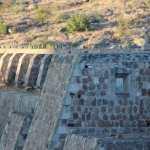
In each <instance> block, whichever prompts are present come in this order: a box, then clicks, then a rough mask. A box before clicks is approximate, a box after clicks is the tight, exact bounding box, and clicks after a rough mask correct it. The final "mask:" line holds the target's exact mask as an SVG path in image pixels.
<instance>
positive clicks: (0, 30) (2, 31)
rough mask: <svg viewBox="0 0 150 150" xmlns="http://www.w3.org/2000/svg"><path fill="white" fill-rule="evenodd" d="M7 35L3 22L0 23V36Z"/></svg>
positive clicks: (6, 28)
mask: <svg viewBox="0 0 150 150" xmlns="http://www.w3.org/2000/svg"><path fill="white" fill-rule="evenodd" d="M7 33H8V26H7V25H6V24H5V22H3V21H0V34H7Z"/></svg>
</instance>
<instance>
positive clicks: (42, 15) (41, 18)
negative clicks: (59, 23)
mask: <svg viewBox="0 0 150 150" xmlns="http://www.w3.org/2000/svg"><path fill="white" fill-rule="evenodd" d="M35 13H36V16H35V19H36V20H37V21H38V22H41V23H44V22H45V21H46V19H47V12H46V11H45V10H44V9H42V8H39V7H37V8H36V12H35Z"/></svg>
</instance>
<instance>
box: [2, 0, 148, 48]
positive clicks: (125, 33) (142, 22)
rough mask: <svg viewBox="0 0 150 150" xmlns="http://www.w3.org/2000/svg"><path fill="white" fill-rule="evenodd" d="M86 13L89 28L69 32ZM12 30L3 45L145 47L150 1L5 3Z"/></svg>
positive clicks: (3, 7) (4, 10)
mask: <svg viewBox="0 0 150 150" xmlns="http://www.w3.org/2000/svg"><path fill="white" fill-rule="evenodd" d="M79 14H82V15H84V16H86V18H87V20H88V23H89V26H90V27H89V29H88V30H84V31H75V32H72V33H69V32H65V29H66V26H67V22H68V20H69V19H70V18H72V17H73V16H75V15H79ZM0 18H1V20H3V22H5V24H6V25H7V27H8V32H7V33H5V34H0V45H1V46H10V45H11V46H16V45H19V46H26V45H28V46H33V45H34V46H35V47H36V46H37V47H39V46H41V47H43V45H46V46H47V45H48V47H51V48H54V47H55V48H56V47H77V48H99V47H102V48H103V47H104V48H115V47H121V48H122V47H125V48H137V47H138V48H143V47H147V48H148V47H149V44H150V0H127V1H125V0H59V1H58V0H50V1H49V0H42V1H41V2H39V3H32V2H31V0H30V1H27V2H24V3H21V2H18V3H17V4H5V5H4V4H1V6H0Z"/></svg>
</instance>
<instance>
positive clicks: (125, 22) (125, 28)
mask: <svg viewBox="0 0 150 150" xmlns="http://www.w3.org/2000/svg"><path fill="white" fill-rule="evenodd" d="M114 35H115V38H117V39H118V40H122V39H124V38H125V37H128V36H131V35H132V30H131V29H130V20H129V19H127V18H124V16H122V15H121V16H119V18H118V26H117V28H116V30H115V34H114Z"/></svg>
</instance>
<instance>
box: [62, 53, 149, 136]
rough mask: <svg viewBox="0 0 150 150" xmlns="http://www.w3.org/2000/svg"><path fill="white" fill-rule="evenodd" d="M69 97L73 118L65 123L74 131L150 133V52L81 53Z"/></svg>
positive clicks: (86, 133) (90, 134)
mask: <svg viewBox="0 0 150 150" xmlns="http://www.w3.org/2000/svg"><path fill="white" fill-rule="evenodd" d="M117 86H119V87H117ZM117 88H120V89H117ZM119 90H122V91H119ZM67 99H68V101H70V103H71V105H70V110H71V111H70V112H71V117H70V119H68V120H63V119H62V124H65V126H67V127H68V128H70V132H71V133H74V134H81V135H84V136H95V137H99V138H103V137H114V136H119V135H121V136H124V137H127V136H129V135H130V136H134V133H135V134H143V135H146V136H149V134H150V109H149V107H150V54H149V53H131V54H128V53H124V54H121V53H120V54H83V55H81V58H80V62H79V64H78V65H76V68H75V70H74V73H73V75H72V78H71V83H70V85H69V89H68V96H67ZM130 133H131V134H130Z"/></svg>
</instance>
